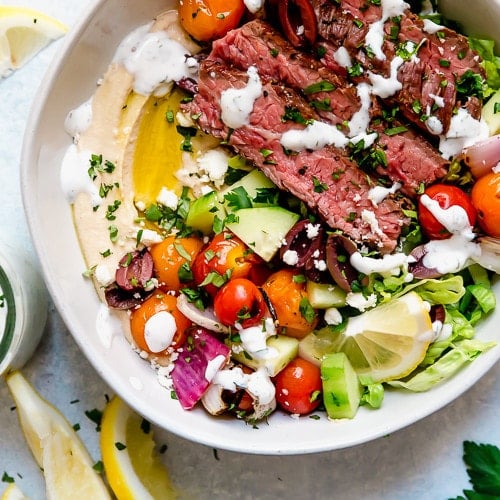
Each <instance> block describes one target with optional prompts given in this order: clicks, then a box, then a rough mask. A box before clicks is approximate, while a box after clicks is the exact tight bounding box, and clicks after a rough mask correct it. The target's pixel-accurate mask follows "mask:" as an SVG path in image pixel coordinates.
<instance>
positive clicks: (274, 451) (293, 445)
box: [21, 0, 500, 455]
mask: <svg viewBox="0 0 500 500" xmlns="http://www.w3.org/2000/svg"><path fill="white" fill-rule="evenodd" d="M118 1H119V0H115V2H118ZM149 1H150V2H153V1H154V0H149ZM108 2H109V0H93V1H92V2H91V4H90V6H89V7H88V8H87V10H86V11H85V13H84V14H83V15H82V17H81V18H80V19H79V21H78V22H77V23H76V25H75V26H74V27H73V29H72V30H71V31H70V33H69V34H68V35H67V38H66V39H65V40H64V43H63V45H62V47H61V48H60V51H59V52H58V54H57V55H56V57H55V58H54V60H53V62H52V64H51V65H50V66H49V69H48V70H47V72H46V74H45V76H44V78H43V80H42V83H41V85H40V88H39V91H38V93H37V99H35V100H34V103H33V105H32V108H31V111H30V114H29V118H28V122H27V126H26V130H25V134H24V139H23V147H22V154H21V192H22V201H23V206H24V210H25V214H26V218H27V221H28V228H29V231H30V234H31V237H32V240H33V244H34V248H35V252H36V253H37V255H38V258H39V261H40V264H41V268H42V272H43V275H44V278H45V282H46V284H47V288H48V290H49V293H50V295H51V297H52V299H53V301H54V304H55V306H56V308H57V310H58V312H59V313H60V315H61V317H62V318H63V320H64V322H65V324H66V325H67V327H68V330H69V331H70V332H71V334H72V336H73V338H74V340H75V342H76V343H77V345H78V347H79V348H80V350H81V351H82V352H83V353H84V354H85V356H86V358H87V359H88V360H89V362H90V364H91V365H92V366H93V367H94V369H95V370H96V371H97V373H98V374H99V376H100V377H101V378H102V379H103V380H104V381H105V382H106V383H107V384H108V385H109V386H110V387H111V388H112V389H113V390H114V391H115V392H116V393H117V394H118V395H119V396H120V397H122V398H123V399H124V400H125V401H126V402H127V404H129V405H130V406H131V407H132V408H134V409H135V410H136V411H137V412H138V413H140V414H142V415H143V416H144V417H145V418H147V419H148V420H150V421H151V422H152V423H154V424H156V425H158V426H160V427H162V428H164V429H166V430H167V431H170V432H172V433H174V434H177V435H179V436H180V437H183V438H185V439H189V440H191V441H195V442H198V443H200V444H204V445H207V446H211V447H214V448H219V449H226V450H228V451H235V452H244V453H250V454H262V455H280V454H285V455H295V454H307V453H316V452H324V451H331V450H335V449H341V448H347V447H350V446H355V445H359V444H362V443H366V442H369V441H372V440H375V439H377V438H379V437H382V436H384V435H387V434H388V433H390V432H395V431H398V430H400V429H403V428H404V427H407V426H409V425H411V424H413V423H415V422H416V421H419V420H421V419H423V418H425V417H427V416H428V415H430V414H432V413H434V412H435V411H437V410H439V409H441V408H443V407H444V406H446V405H448V404H449V403H450V402H452V401H453V400H455V399H456V398H457V397H458V396H460V395H461V394H463V393H464V392H466V391H467V390H468V389H469V388H470V387H472V385H474V384H475V383H476V382H477V381H478V380H479V379H480V378H481V377H482V376H483V375H484V374H485V373H486V372H488V370H489V369H490V368H491V367H492V366H493V365H494V364H495V363H496V362H497V361H498V360H499V359H500V346H499V345H497V346H496V347H494V348H493V349H491V350H490V351H488V352H486V353H484V354H482V355H481V358H482V359H481V363H472V364H471V365H470V366H468V367H467V368H466V369H465V370H466V371H467V375H466V376H465V375H462V376H461V377H460V378H459V380H460V383H456V381H455V383H451V384H450V383H445V384H442V385H441V386H439V387H437V388H436V389H433V391H436V392H435V393H434V394H439V397H437V398H436V397H434V398H433V397H430V401H431V402H430V403H428V404H427V405H423V406H421V405H419V404H418V401H420V400H421V399H422V396H421V395H420V396H419V395H415V394H412V395H410V396H406V397H409V398H410V399H411V398H414V402H415V404H413V403H410V405H409V406H412V405H413V406H412V409H413V413H412V414H411V415H406V416H405V418H403V419H401V418H400V419H399V420H398V421H397V422H396V423H395V422H394V421H388V422H385V421H378V420H379V419H377V422H378V423H377V426H375V428H374V429H373V430H371V431H370V432H368V433H366V432H365V433H363V432H362V433H359V434H356V433H355V432H352V431H351V430H350V429H351V428H352V427H353V426H354V427H355V426H356V425H357V424H356V419H354V420H353V421H350V422H342V423H341V424H339V425H341V426H345V428H346V429H349V432H348V433H347V435H346V436H344V437H343V438H342V439H341V440H340V441H336V440H335V439H333V440H332V439H331V438H328V439H325V440H324V441H323V440H321V441H319V440H318V439H311V438H309V436H308V437H307V439H306V440H304V441H303V442H299V443H297V442H294V441H295V439H290V438H291V434H290V433H292V432H293V433H294V434H295V433H297V432H300V431H299V430H298V427H297V422H296V421H295V419H291V418H290V417H289V416H283V418H281V416H278V417H277V418H278V420H277V425H276V426H274V424H273V425H271V424H270V425H271V427H273V428H274V429H275V430H276V432H280V444H279V445H275V444H273V442H272V438H271V439H267V441H266V439H265V438H264V440H261V439H257V440H252V439H249V440H247V441H246V442H245V443H241V442H239V441H238V438H239V437H241V436H242V435H244V436H251V434H249V433H248V432H247V431H246V430H245V431H244V432H243V434H242V433H241V432H240V430H238V429H237V430H236V431H235V432H234V433H233V430H231V429H235V428H236V427H235V424H234V423H231V424H230V423H229V422H228V421H227V420H224V419H223V420H222V422H224V424H223V425H224V427H223V429H224V430H226V429H227V432H228V434H227V435H223V436H222V437H221V435H217V434H214V433H213V428H212V427H211V428H210V430H209V431H203V432H199V431H197V429H194V430H192V432H187V431H186V425H190V424H191V420H192V415H195V416H194V421H196V419H197V415H198V414H196V413H192V414H188V415H186V418H185V419H184V418H183V419H182V420H186V422H187V424H186V422H173V423H172V422H171V421H169V422H168V424H166V422H165V419H164V416H162V415H161V414H159V413H158V412H157V411H156V410H155V409H152V408H148V407H145V406H144V403H143V401H142V398H141V397H139V396H138V395H137V394H135V393H132V391H131V388H130V384H129V383H128V381H126V380H123V379H120V380H119V379H118V377H117V374H115V373H112V372H111V371H110V370H109V369H108V367H107V366H103V363H101V362H100V360H101V358H102V356H101V358H100V357H99V356H96V351H95V349H93V348H92V347H91V346H89V344H88V343H87V342H85V337H84V335H83V334H82V332H81V331H79V330H78V328H77V327H78V324H77V321H76V320H75V317H74V315H73V314H72V312H71V308H70V307H68V304H67V302H66V300H65V299H66V297H64V296H62V294H61V290H60V286H59V285H58V283H57V282H56V281H55V280H54V278H53V276H51V273H50V268H49V264H48V257H47V251H46V250H47V248H46V244H45V243H46V242H45V241H44V239H43V233H41V232H40V228H39V227H38V224H37V214H36V212H37V203H38V199H37V196H36V186H37V181H36V179H37V176H36V175H33V172H34V171H35V170H36V168H37V165H38V161H39V158H38V151H37V149H36V146H37V140H38V133H39V130H40V128H41V127H42V126H43V122H42V117H43V111H44V109H45V106H46V104H47V101H48V100H49V98H50V96H51V90H52V87H53V85H54V83H55V82H56V80H57V78H58V76H59V75H60V74H61V72H62V71H63V68H64V65H65V63H66V61H67V58H68V57H70V55H71V52H72V51H73V50H74V49H75V47H76V46H77V45H78V43H79V42H80V41H81V39H82V37H83V36H84V34H85V31H86V29H87V28H88V27H89V25H90V23H91V22H92V20H93V19H94V18H95V17H96V16H97V15H98V14H99V11H100V9H101V8H102V7H103V6H104V5H105V4H106V3H108ZM109 3H111V2H109ZM145 3H146V2H145ZM95 76H96V75H93V77H95ZM97 76H98V75H97ZM62 126H63V124H62V123H61V127H62ZM68 144H69V142H68ZM495 291H496V294H497V295H498V296H500V282H498V283H497V286H496V289H495ZM499 309H500V308H499ZM499 314H500V311H499ZM498 317H500V316H498ZM490 324H491V325H492V321H490ZM492 326H493V325H492ZM119 348H120V349H121V348H122V347H121V344H120V346H119ZM129 350H130V353H131V356H132V355H133V356H134V357H136V358H138V356H137V355H136V354H135V353H133V351H132V350H131V349H130V348H129ZM140 362H142V363H144V362H143V361H142V360H140ZM465 370H462V372H464V371H465ZM155 382H156V380H155ZM449 382H453V379H452V380H451V381H449ZM387 399H391V394H388V397H387ZM424 400H425V397H424ZM412 401H413V400H412ZM391 402H392V400H391ZM174 403H175V404H177V402H175V401H174ZM402 406H405V405H404V404H403V405H402ZM200 411H201V412H203V410H200ZM381 411H382V410H377V412H381ZM203 415H206V416H207V417H209V418H213V417H210V416H208V415H207V414H206V413H204V412H203ZM216 418H218V417H216ZM273 419H274V416H273V417H271V422H274V420H273ZM324 420H326V419H324ZM299 421H302V422H303V421H304V420H303V419H302V418H301V419H299ZM236 422H237V425H240V426H245V424H244V423H243V422H242V421H236ZM370 422H371V420H370ZM226 424H227V425H228V427H225V426H226ZM327 424H328V425H330V426H332V427H331V429H335V426H336V425H337V423H332V422H327ZM299 425H300V424H299ZM304 425H307V424H304ZM314 425H316V422H314ZM322 425H323V424H321V425H319V427H318V431H319V430H320V429H323V427H322ZM283 426H284V428H283V429H282V427H283ZM248 427H249V426H247V428H248ZM303 427H304V426H303ZM337 427H338V426H337ZM216 428H217V429H218V428H219V427H218V426H217V427H216ZM262 431H264V432H265V433H266V434H265V436H268V434H267V432H268V431H266V430H265V429H262ZM222 434H225V432H223V433H222ZM314 434H316V431H315V432H314ZM334 434H335V433H334ZM254 436H255V435H254ZM287 436H288V438H289V441H290V442H287V440H286V438H287Z"/></svg>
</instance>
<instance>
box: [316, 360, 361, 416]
mask: <svg viewBox="0 0 500 500" xmlns="http://www.w3.org/2000/svg"><path fill="white" fill-rule="evenodd" d="M321 379H322V381H323V402H324V405H325V409H326V413H327V415H328V417H330V418H353V417H354V415H356V412H357V411H358V407H359V403H360V401H361V395H362V388H361V384H360V382H359V379H358V375H357V374H356V372H355V371H354V369H353V367H352V366H351V363H350V362H349V359H348V358H347V356H346V355H345V354H344V353H343V352H336V353H334V354H327V355H326V356H325V357H324V358H323V361H322V363H321Z"/></svg>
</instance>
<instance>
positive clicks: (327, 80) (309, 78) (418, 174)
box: [209, 20, 449, 196]
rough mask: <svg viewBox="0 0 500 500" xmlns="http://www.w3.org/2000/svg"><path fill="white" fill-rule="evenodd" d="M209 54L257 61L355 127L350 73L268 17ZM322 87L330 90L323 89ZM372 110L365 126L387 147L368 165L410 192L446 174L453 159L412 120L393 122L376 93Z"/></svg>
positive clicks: (328, 114)
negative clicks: (298, 45) (297, 43)
mask: <svg viewBox="0 0 500 500" xmlns="http://www.w3.org/2000/svg"><path fill="white" fill-rule="evenodd" d="M209 58H210V59H214V60H218V61H222V62H224V63H227V64H230V65H233V66H235V67H237V68H239V69H243V70H246V69H248V68H249V67H250V66H255V67H257V69H258V72H259V74H260V75H261V76H265V77H267V78H268V79H270V80H271V81H274V82H283V83H284V84H285V85H287V86H288V87H291V88H293V89H294V90H296V91H297V92H300V93H301V95H302V96H303V97H304V98H305V99H307V100H308V102H309V104H310V105H311V106H312V107H313V108H314V109H315V111H316V113H317V114H318V115H319V116H320V118H321V120H322V121H325V122H328V123H333V124H338V125H339V126H340V127H342V130H343V131H344V132H345V133H348V132H349V127H347V126H346V123H347V122H349V121H350V120H351V119H352V118H353V116H354V115H355V113H356V112H357V111H359V109H360V107H361V102H360V98H359V96H358V90H357V88H356V87H355V86H353V85H352V84H351V83H349V82H348V81H347V80H346V78H343V77H341V76H339V75H338V74H336V73H335V72H334V71H332V70H331V69H330V68H326V67H325V66H324V65H323V63H322V62H320V61H318V60H317V59H315V58H314V57H313V56H312V55H311V54H308V53H306V52H301V51H298V50H296V49H295V48H294V47H293V46H292V45H291V44H290V43H289V42H288V41H286V40H285V39H284V38H283V37H282V36H281V35H280V34H279V33H278V32H277V31H275V30H274V29H273V28H272V27H271V26H270V25H269V24H267V23H265V22H263V21H259V20H256V21H252V22H249V23H246V24H245V25H243V26H242V27H241V28H239V29H236V30H233V31H231V32H229V33H228V34H227V35H226V36H225V37H224V38H222V39H220V40H217V41H216V42H214V44H213V48H212V52H211V54H210V55H209ZM325 84H327V85H328V86H326V85H325ZM321 88H323V89H325V88H326V89H327V90H319V89H321ZM369 115H370V116H369V117H368V116H367V118H369V121H370V124H369V125H368V123H366V124H365V125H364V127H366V126H368V127H369V129H370V130H372V131H375V132H377V133H378V134H379V137H378V139H377V141H376V144H375V145H374V148H376V149H377V150H378V151H379V152H380V151H383V154H384V162H383V163H381V162H372V161H368V162H366V163H365V164H364V167H365V168H369V169H371V170H372V171H374V170H376V171H377V172H378V174H379V175H381V176H384V177H387V178H388V179H390V181H392V182H399V183H401V184H402V185H403V186H402V191H403V192H404V193H405V194H407V195H408V196H415V194H416V192H418V190H419V189H420V188H421V185H422V184H430V183H432V182H435V181H436V180H437V179H440V178H442V177H444V175H446V172H447V167H448V164H449V162H448V161H446V160H444V159H443V158H442V157H441V155H440V154H439V153H438V151H437V150H436V148H434V147H433V146H432V145H431V144H430V143H429V142H428V141H427V140H426V139H425V138H424V137H423V136H422V135H420V134H417V133H415V132H414V131H413V130H412V127H411V126H409V125H408V124H406V125H403V124H402V123H401V122H400V121H398V120H393V121H392V122H391V123H390V124H389V123H387V121H386V120H385V119H384V118H383V116H384V115H383V111H382V108H381V106H380V103H379V102H378V100H377V99H376V98H374V97H371V107H370V110H369ZM367 121H368V120H367ZM364 127H363V128H364ZM386 130H388V131H390V132H389V134H392V132H393V131H396V130H399V133H398V134H397V137H395V136H392V135H387V134H386ZM368 153H370V152H368ZM368 153H367V154H368Z"/></svg>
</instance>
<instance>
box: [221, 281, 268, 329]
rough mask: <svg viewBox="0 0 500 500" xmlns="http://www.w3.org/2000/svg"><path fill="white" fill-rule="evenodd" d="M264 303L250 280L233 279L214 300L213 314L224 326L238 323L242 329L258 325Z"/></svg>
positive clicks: (262, 315) (263, 311)
mask: <svg viewBox="0 0 500 500" xmlns="http://www.w3.org/2000/svg"><path fill="white" fill-rule="evenodd" d="M265 311H266V303H265V301H264V297H263V296H262V293H260V290H259V289H258V288H257V286H256V285H254V284H253V283H252V282H251V281H250V280H247V279H245V278H235V279H232V280H230V281H228V282H227V283H226V284H225V285H224V286H223V287H222V288H221V289H220V290H219V292H218V293H217V295H216V296H215V299H214V312H215V315H216V316H217V318H219V320H220V321H221V323H223V324H224V325H228V326H231V325H234V324H235V323H239V324H240V325H241V326H242V327H243V328H248V327H249V326H254V325H257V324H259V323H260V322H261V321H262V318H263V317H264V313H265Z"/></svg>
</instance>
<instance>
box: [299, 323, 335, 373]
mask: <svg viewBox="0 0 500 500" xmlns="http://www.w3.org/2000/svg"><path fill="white" fill-rule="evenodd" d="M343 340H344V339H343V335H342V333H341V332H334V331H332V329H331V328H330V327H328V326H326V327H324V328H321V329H320V330H314V331H313V332H311V333H309V334H307V335H306V336H305V337H304V338H303V339H301V340H300V342H299V356H300V357H301V358H303V359H306V360H307V361H310V362H311V363H313V364H315V365H317V366H320V365H321V361H322V360H323V358H324V357H325V356H326V355H327V354H332V353H334V352H338V351H339V350H340V348H341V346H342V342H343Z"/></svg>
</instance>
